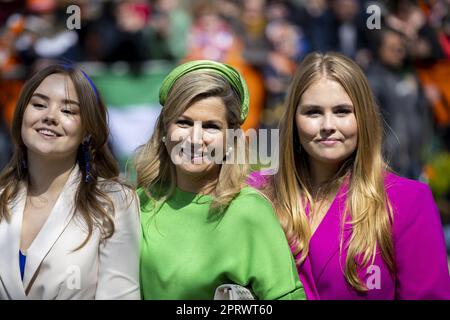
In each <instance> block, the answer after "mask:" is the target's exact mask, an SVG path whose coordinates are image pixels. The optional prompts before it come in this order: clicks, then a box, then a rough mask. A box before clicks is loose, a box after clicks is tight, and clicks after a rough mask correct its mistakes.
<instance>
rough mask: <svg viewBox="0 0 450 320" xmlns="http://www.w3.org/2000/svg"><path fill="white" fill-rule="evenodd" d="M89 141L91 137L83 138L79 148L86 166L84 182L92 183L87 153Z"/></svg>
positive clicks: (88, 154) (89, 158)
mask: <svg viewBox="0 0 450 320" xmlns="http://www.w3.org/2000/svg"><path fill="white" fill-rule="evenodd" d="M90 141H91V137H90V136H88V137H86V138H84V140H83V143H82V144H81V148H82V150H83V155H84V163H85V166H86V176H85V178H84V182H86V183H88V182H91V181H92V176H91V154H90V152H89V143H90Z"/></svg>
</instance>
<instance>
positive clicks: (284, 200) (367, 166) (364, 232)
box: [267, 53, 394, 292]
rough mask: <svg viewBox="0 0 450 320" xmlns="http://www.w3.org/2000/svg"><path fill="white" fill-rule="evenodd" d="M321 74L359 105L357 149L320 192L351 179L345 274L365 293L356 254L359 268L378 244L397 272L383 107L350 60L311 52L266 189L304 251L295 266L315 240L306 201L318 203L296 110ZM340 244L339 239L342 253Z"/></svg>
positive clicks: (291, 95) (290, 100)
mask: <svg viewBox="0 0 450 320" xmlns="http://www.w3.org/2000/svg"><path fill="white" fill-rule="evenodd" d="M322 77H326V78H328V79H330V80H333V81H336V82H337V83H339V84H340V85H341V86H342V87H343V88H344V90H345V91H346V93H347V94H348V95H349V97H350V99H351V101H352V103H353V105H354V108H355V116H356V121H357V127H358V134H357V138H358V143H357V147H356V150H355V151H354V152H353V154H352V155H350V156H349V158H348V159H346V161H345V162H344V163H343V164H342V166H341V168H340V170H339V171H338V172H337V173H336V174H335V176H334V177H333V178H332V179H331V181H330V183H329V184H328V186H326V189H323V190H322V191H323V192H325V193H327V192H330V190H331V189H333V188H335V187H336V186H338V185H339V184H340V183H342V182H343V181H344V179H348V182H349V188H348V194H347V202H346V210H345V213H344V216H343V221H342V224H344V223H345V221H346V217H347V215H350V217H351V222H350V224H351V226H352V235H351V238H350V241H349V246H348V255H347V260H346V263H345V278H346V280H347V281H348V283H349V284H350V285H351V286H352V287H353V288H355V289H356V290H357V291H360V292H364V291H366V290H367V288H366V287H365V286H364V285H363V283H362V281H361V279H360V278H359V277H358V274H357V267H359V266H358V265H357V262H356V261H355V258H362V259H361V266H367V265H368V263H369V262H371V263H373V261H374V259H375V256H376V248H377V244H378V245H379V247H380V249H381V254H382V257H383V259H384V261H385V262H386V263H387V265H388V266H389V268H390V270H391V271H392V272H393V271H394V258H393V245H392V237H391V223H392V209H391V206H390V204H389V201H388V198H387V195H386V191H385V186H384V174H385V172H386V170H387V165H386V164H385V162H384V160H383V157H382V152H381V141H382V138H381V136H382V129H381V125H380V114H379V110H378V107H377V105H376V103H375V101H374V98H373V95H372V92H371V90H370V88H369V84H368V82H367V80H366V77H365V76H364V74H363V72H362V70H361V69H360V68H359V67H358V65H356V63H354V62H353V61H352V60H350V59H348V58H346V57H345V56H343V55H340V54H337V53H327V54H319V53H311V54H309V55H308V56H307V57H305V59H304V60H303V62H302V63H301V64H300V66H299V67H298V68H297V71H296V73H295V75H294V78H293V81H292V84H291V87H290V89H289V92H288V96H287V105H286V109H285V112H284V114H283V117H282V119H281V122H280V144H281V145H280V150H283V152H282V153H281V154H280V170H279V171H278V173H277V174H276V175H275V176H274V177H273V178H272V183H271V184H269V187H268V188H267V192H268V193H269V196H270V197H271V198H272V199H274V204H275V207H276V210H277V215H278V217H279V220H280V222H281V225H282V227H283V229H284V231H285V233H286V237H287V238H288V240H289V242H290V244H291V246H293V247H294V248H295V250H294V253H295V254H296V255H297V254H298V253H300V252H301V256H300V258H299V259H298V261H297V264H301V263H302V262H303V261H304V260H305V258H306V256H307V255H308V251H309V241H310V238H311V228H310V225H309V221H308V218H307V215H306V213H305V204H306V202H305V201H308V202H309V203H310V204H311V210H314V208H315V207H314V205H315V203H314V199H313V196H312V194H311V187H310V183H309V181H310V179H309V169H308V160H307V154H305V152H296V151H295V150H296V148H297V147H298V146H300V141H299V139H298V134H297V131H296V126H295V113H296V109H297V106H298V105H299V103H300V100H301V97H302V95H303V93H304V92H305V91H306V90H307V89H308V88H309V87H310V86H311V84H313V83H314V82H315V81H318V80H319V79H321V78H322ZM302 151H303V150H302ZM299 195H300V199H299ZM328 195H329V194H328ZM342 227H343V225H342ZM341 231H342V230H341ZM342 242H343V239H342V237H341V240H340V249H341V251H342V246H343V243H342Z"/></svg>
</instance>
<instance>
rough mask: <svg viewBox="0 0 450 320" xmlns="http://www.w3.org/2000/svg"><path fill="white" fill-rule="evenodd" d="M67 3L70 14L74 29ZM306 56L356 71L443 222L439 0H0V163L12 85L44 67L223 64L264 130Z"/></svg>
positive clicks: (445, 140)
mask: <svg viewBox="0 0 450 320" xmlns="http://www.w3.org/2000/svg"><path fill="white" fill-rule="evenodd" d="M72 4H75V5H77V6H78V7H79V8H80V9H81V10H80V17H79V21H80V26H79V28H74V29H72V28H70V27H69V26H68V23H67V21H68V18H69V17H70V16H71V13H70V12H69V13H68V11H67V8H68V6H70V5H72ZM374 5H375V7H373V6H374ZM369 7H370V8H372V10H367V8H369ZM373 8H375V9H376V10H373ZM369 20H370V21H371V22H373V21H375V22H378V27H377V23H374V24H369V22H368V21H369ZM373 26H375V28H373ZM315 50H319V51H338V52H341V53H344V54H345V55H347V56H349V57H351V58H353V59H354V60H355V61H357V63H358V64H359V65H360V66H361V67H362V68H363V70H364V71H365V72H366V74H367V76H368V78H369V80H370V83H371V86H372V89H373V91H374V93H375V96H376V99H377V102H378V103H379V106H380V109H381V112H382V114H383V117H384V126H385V144H384V148H385V155H386V158H387V159H388V160H389V163H390V165H391V167H392V168H393V170H395V171H396V172H397V173H399V174H400V175H403V176H406V177H409V178H413V179H419V178H420V179H428V180H429V181H432V182H433V181H436V182H435V185H436V186H437V187H436V188H435V189H433V191H436V190H438V191H436V192H437V193H439V192H441V194H439V199H437V202H438V204H439V206H440V209H441V212H443V219H444V220H443V222H444V223H450V204H449V203H450V195H449V194H450V192H449V189H450V172H448V171H447V172H445V169H444V172H441V171H442V170H441V171H439V170H440V168H441V167H443V168H448V167H449V164H450V156H447V157H446V158H445V157H444V159H446V160H444V162H445V161H447V162H448V163H446V164H444V165H440V166H439V165H436V166H433V165H432V164H433V160H432V157H433V155H436V154H447V155H448V151H449V149H450V134H449V132H450V130H449V128H450V81H448V79H450V1H449V0H417V1H414V0H392V1H382V0H380V1H367V0H366V1H365V0H291V1H289V0H242V1H238V0H215V1H208V0H147V1H145V0H128V1H126V0H123V1H114V0H111V1H107V0H92V1H87V0H72V1H66V0H62V1H56V0H17V1H10V0H0V74H1V77H0V110H1V113H0V114H1V120H0V150H1V153H0V167H1V166H3V165H4V163H5V162H6V161H8V159H9V152H10V144H9V143H8V126H9V123H10V121H11V117H12V112H13V109H14V105H15V99H16V98H17V95H18V92H19V91H20V88H21V85H22V83H23V81H24V79H26V78H27V77H28V76H29V75H30V74H31V73H32V72H33V71H34V70H36V69H38V68H40V67H41V66H43V65H45V64H46V63H48V62H49V61H54V60H61V59H62V60H71V61H75V62H84V61H95V62H101V63H104V64H105V65H111V64H113V63H114V62H116V61H125V62H127V63H128V64H129V66H130V70H131V71H130V72H133V73H135V74H136V76H139V73H140V72H141V69H142V65H143V63H144V62H146V61H149V60H164V61H170V62H172V63H174V64H176V63H179V62H181V61H186V60H191V59H212V60H218V61H222V62H225V63H229V64H231V65H233V66H235V67H236V68H237V69H239V70H240V71H241V72H242V73H243V74H244V76H245V78H246V79H247V82H248V84H249V88H250V93H251V108H250V110H251V112H250V115H249V119H248V121H247V122H246V123H245V124H244V127H245V128H246V129H247V128H268V129H271V128H275V127H276V126H277V123H278V120H279V119H280V116H281V114H282V111H283V102H284V98H285V94H286V91H287V88H288V85H289V82H290V80H291V76H292V74H293V72H294V70H295V68H296V66H297V65H298V63H299V61H301V59H302V58H303V57H304V56H305V55H306V54H307V53H309V52H311V51H315ZM440 159H442V157H441V158H440ZM441 162H442V161H441ZM433 179H434V180H433ZM432 188H433V185H432ZM439 188H440V189H439ZM449 242H450V240H449Z"/></svg>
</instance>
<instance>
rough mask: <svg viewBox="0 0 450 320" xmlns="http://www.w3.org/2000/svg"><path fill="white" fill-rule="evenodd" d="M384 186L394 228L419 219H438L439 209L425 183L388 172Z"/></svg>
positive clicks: (407, 225)
mask: <svg viewBox="0 0 450 320" xmlns="http://www.w3.org/2000/svg"><path fill="white" fill-rule="evenodd" d="M385 186H386V193H387V195H388V198H389V202H390V204H391V206H392V209H393V213H394V226H396V227H395V228H394V230H397V231H398V230H401V229H403V228H407V227H409V226H411V225H412V224H415V223H418V222H419V221H428V222H431V221H434V220H436V221H439V211H438V209H437V206H436V203H435V201H434V198H433V194H432V192H431V189H430V187H429V186H428V185H427V184H425V183H423V182H420V181H416V180H411V179H407V178H404V177H400V176H398V175H395V174H392V173H388V174H386V177H385Z"/></svg>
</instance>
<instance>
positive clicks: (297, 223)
mask: <svg viewBox="0 0 450 320" xmlns="http://www.w3.org/2000/svg"><path fill="white" fill-rule="evenodd" d="M399 107H401V106H399ZM381 135H382V131H381V126H380V115H379V111H378V108H377V106H376V104H375V102H374V99H373V96H372V93H371V91H370V88H369V85H368V83H367V80H366V77H365V76H364V74H363V72H362V70H361V69H360V68H359V67H358V66H357V65H356V64H355V63H354V62H353V61H351V60H350V59H348V58H346V57H344V56H342V55H339V54H335V53H328V54H325V55H322V54H318V53H312V54H310V55H308V56H307V57H306V58H305V59H304V61H303V62H302V64H301V65H300V66H299V67H298V69H297V72H296V74H295V76H294V79H293V82H292V85H291V88H290V91H289V94H288V97H287V106H286V110H285V113H284V116H283V119H282V121H281V125H280V140H281V141H280V150H282V152H280V168H279V170H278V172H276V173H275V174H274V175H270V173H268V172H257V173H253V174H252V175H251V176H250V178H249V180H248V182H249V184H251V185H253V186H255V187H258V188H260V189H262V191H263V192H264V193H265V194H266V195H267V196H268V197H269V198H270V199H271V200H272V201H273V203H274V206H275V208H276V210H277V214H278V217H279V219H280V222H281V224H282V226H283V228H284V231H285V234H286V236H287V238H288V240H289V242H290V245H291V249H292V251H293V253H294V256H295V257H296V263H297V268H298V273H299V277H300V280H301V281H302V283H303V285H304V287H305V291H306V295H307V298H308V299H450V276H449V271H448V266H447V257H446V252H445V243H444V236H443V232H442V226H441V222H440V217H439V213H438V210H437V207H436V205H435V203H434V200H433V197H432V194H431V192H430V189H429V188H428V187H427V185H425V184H423V183H420V182H417V181H413V180H408V179H405V178H402V177H399V176H397V175H395V174H393V173H390V172H389V171H388V168H387V165H386V164H385V162H384V161H383V158H382V152H381V145H382V144H381Z"/></svg>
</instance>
